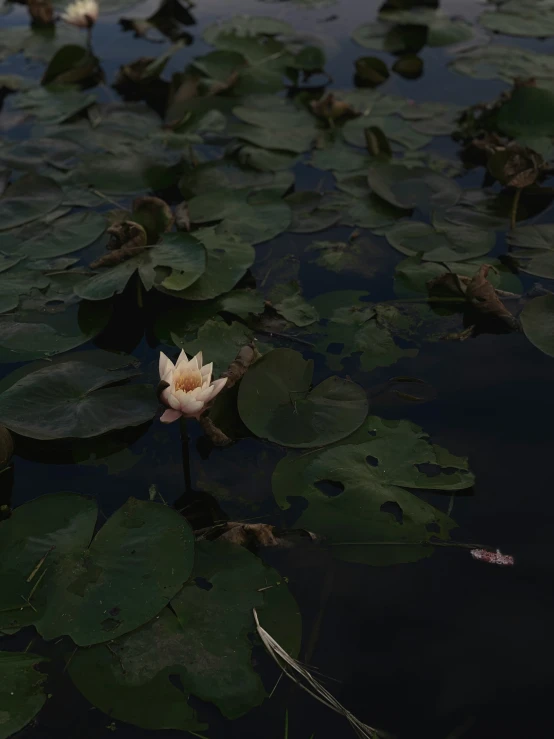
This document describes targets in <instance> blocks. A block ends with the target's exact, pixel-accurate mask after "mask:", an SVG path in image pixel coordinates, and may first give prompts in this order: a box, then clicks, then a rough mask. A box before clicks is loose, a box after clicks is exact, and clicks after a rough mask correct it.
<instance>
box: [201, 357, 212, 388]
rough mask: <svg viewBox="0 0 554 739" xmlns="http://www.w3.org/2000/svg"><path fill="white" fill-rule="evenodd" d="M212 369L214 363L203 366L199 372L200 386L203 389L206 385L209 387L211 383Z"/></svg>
mask: <svg viewBox="0 0 554 739" xmlns="http://www.w3.org/2000/svg"><path fill="white" fill-rule="evenodd" d="M213 369H214V363H213V362H210V363H209V364H205V365H204V366H203V367H202V368H201V369H200V372H201V373H202V386H203V387H205V386H206V385H209V384H210V382H211V381H212V372H213Z"/></svg>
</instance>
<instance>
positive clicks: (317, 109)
mask: <svg viewBox="0 0 554 739" xmlns="http://www.w3.org/2000/svg"><path fill="white" fill-rule="evenodd" d="M310 108H311V109H312V112H313V113H314V114H315V115H316V116H318V118H325V120H328V121H335V120H337V118H343V117H346V116H348V117H349V118H357V117H358V116H360V115H361V113H359V112H358V111H356V110H355V109H354V108H353V107H352V106H351V105H350V103H346V102H345V101H344V100H338V99H337V98H336V97H335V96H334V95H333V93H332V92H329V93H328V94H327V95H325V96H324V97H321V98H319V100H312V101H311V102H310Z"/></svg>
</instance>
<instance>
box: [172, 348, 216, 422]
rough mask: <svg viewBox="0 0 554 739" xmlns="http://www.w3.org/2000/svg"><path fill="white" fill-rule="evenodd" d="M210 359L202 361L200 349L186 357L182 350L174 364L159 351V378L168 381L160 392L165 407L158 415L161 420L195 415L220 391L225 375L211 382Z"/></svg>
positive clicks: (196, 416)
mask: <svg viewBox="0 0 554 739" xmlns="http://www.w3.org/2000/svg"><path fill="white" fill-rule="evenodd" d="M212 370H213V362H210V363H209V364H205V365H202V352H198V354H197V355H196V356H195V357H193V358H192V359H189V358H188V357H187V355H186V354H185V352H184V351H181V353H180V354H179V357H178V359H177V361H176V362H175V364H173V362H172V361H171V359H169V358H168V357H166V356H165V354H164V353H163V352H160V382H167V383H169V387H166V388H165V390H163V391H162V393H161V395H160V399H161V401H162V403H164V405H166V406H167V410H166V411H165V413H164V414H163V415H162V417H161V419H160V420H161V421H162V422H163V423H173V421H176V420H177V419H178V418H181V416H184V417H185V418H196V419H198V418H199V417H200V416H201V415H202V413H203V412H204V411H205V410H206V405H207V404H208V403H209V402H210V400H213V398H215V396H216V395H217V394H218V393H220V392H221V391H222V390H223V388H224V387H225V383H226V382H227V378H226V377H222V378H221V379H220V380H214V382H212Z"/></svg>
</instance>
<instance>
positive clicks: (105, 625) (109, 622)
mask: <svg viewBox="0 0 554 739" xmlns="http://www.w3.org/2000/svg"><path fill="white" fill-rule="evenodd" d="M120 625H121V621H118V620H117V619H116V618H105V619H104V620H103V621H102V629H103V630H104V631H115V630H116V629H118V628H119V626H120Z"/></svg>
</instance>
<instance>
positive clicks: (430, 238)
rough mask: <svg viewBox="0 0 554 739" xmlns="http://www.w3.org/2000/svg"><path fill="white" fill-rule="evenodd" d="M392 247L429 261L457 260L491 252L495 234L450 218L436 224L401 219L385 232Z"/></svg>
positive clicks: (407, 254)
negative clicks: (450, 220)
mask: <svg viewBox="0 0 554 739" xmlns="http://www.w3.org/2000/svg"><path fill="white" fill-rule="evenodd" d="M385 235H386V237H387V241H388V242H389V244H390V245H391V246H393V247H394V248H395V249H397V250H398V251H399V252H402V254H406V256H409V257H413V256H415V255H416V254H421V255H422V258H423V259H424V260H426V261H429V262H457V261H464V260H467V259H471V258H474V257H480V256H483V255H484V254H488V253H489V252H490V251H491V249H492V248H493V247H494V244H495V241H496V234H495V233H494V232H491V231H484V230H477V229H473V228H464V227H463V226H456V225H454V224H450V223H448V222H447V221H442V222H441V221H440V220H439V221H438V222H437V224H436V225H430V224H428V223H422V222H420V221H398V222H397V223H395V224H394V225H393V226H391V227H390V228H389V229H387V231H386V234H385Z"/></svg>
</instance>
